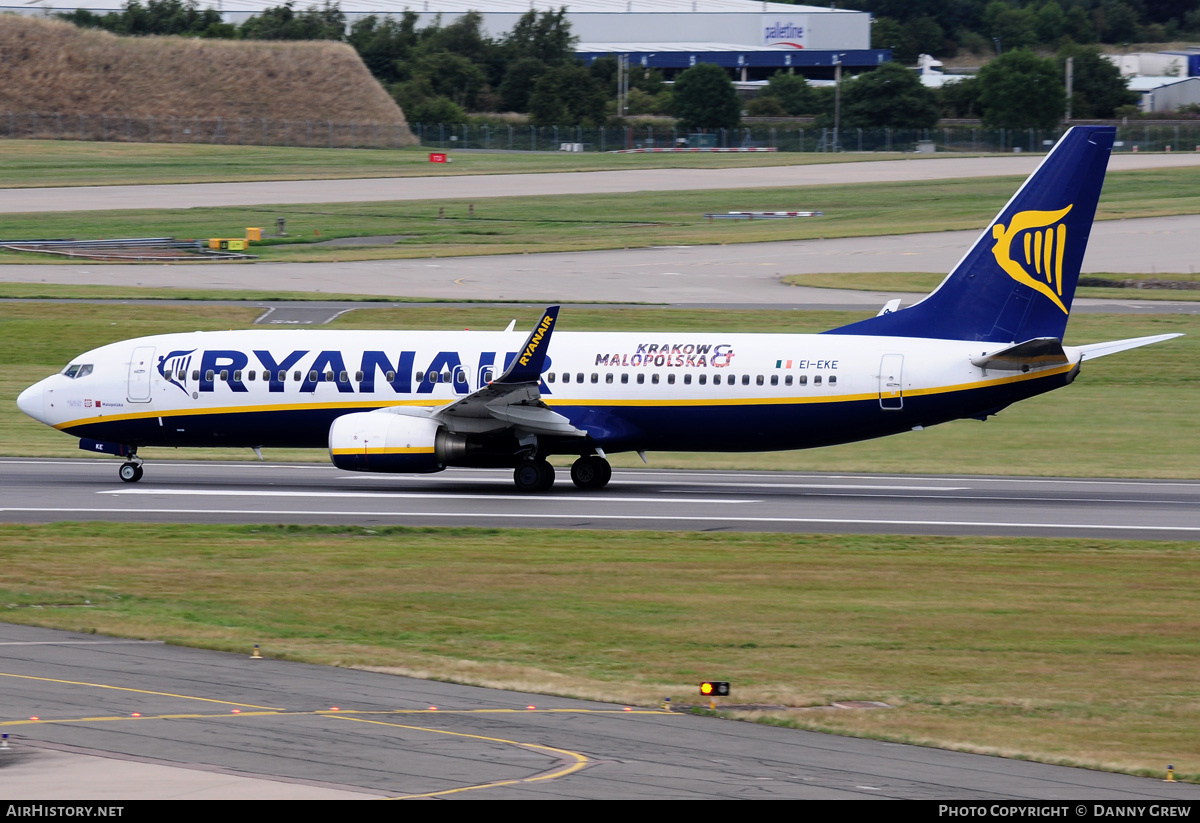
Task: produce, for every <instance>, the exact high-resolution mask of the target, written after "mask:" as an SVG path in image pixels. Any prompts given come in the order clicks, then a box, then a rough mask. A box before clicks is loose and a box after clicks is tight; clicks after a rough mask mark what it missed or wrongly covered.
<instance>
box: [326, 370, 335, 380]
mask: <svg viewBox="0 0 1200 823" xmlns="http://www.w3.org/2000/svg"><path fill="white" fill-rule="evenodd" d="M325 382H326V383H332V382H333V372H331V371H327V372H325Z"/></svg>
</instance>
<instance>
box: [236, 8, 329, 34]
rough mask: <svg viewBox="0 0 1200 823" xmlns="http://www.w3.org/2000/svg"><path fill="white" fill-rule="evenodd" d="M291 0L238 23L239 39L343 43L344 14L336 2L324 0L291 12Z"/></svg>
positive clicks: (293, 9) (292, 9)
mask: <svg viewBox="0 0 1200 823" xmlns="http://www.w3.org/2000/svg"><path fill="white" fill-rule="evenodd" d="M295 5H296V4H295V0H287V2H286V3H284V4H283V5H282V6H273V7H271V8H268V9H264V10H263V12H262V14H257V15H255V16H254V17H251V18H250V19H249V20H247V21H246V22H245V23H243V24H242V28H241V29H240V31H241V34H242V37H244V38H246V39H247V40H345V39H346V15H344V14H342V10H341V8H340V7H339V6H338V4H337V3H330V2H329V0H325V5H323V6H321V7H320V8H318V7H317V6H309V7H308V8H307V9H305V10H304V11H301V12H297V11H296V10H295Z"/></svg>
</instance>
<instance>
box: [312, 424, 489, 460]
mask: <svg viewBox="0 0 1200 823" xmlns="http://www.w3.org/2000/svg"><path fill="white" fill-rule="evenodd" d="M461 439H462V438H461V437H460V436H459V435H455V434H452V433H451V432H448V431H446V430H445V428H443V427H442V426H441V425H440V424H439V423H438V422H437V421H436V420H431V419H429V418H428V417H411V416H409V415H405V414H392V413H389V412H356V413H354V414H345V415H342V416H341V417H339V418H338V419H337V420H334V421H333V425H332V426H330V427H329V456H330V458H331V459H332V460H333V465H335V466H337V467H338V468H339V469H345V470H347V471H360V472H439V471H441V470H442V469H444V468H446V466H447V465H448V464H449V463H451V462H453V458H454V457H456V456H458V454H459V453H460V452H462V451H463V450H464V445H465V444H463V443H461V442H459V441H460V440H461Z"/></svg>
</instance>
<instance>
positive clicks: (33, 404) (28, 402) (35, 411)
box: [9, 383, 46, 423]
mask: <svg viewBox="0 0 1200 823" xmlns="http://www.w3.org/2000/svg"><path fill="white" fill-rule="evenodd" d="M9 397H12V395H9ZM43 397H44V394H43V389H42V384H41V383H34V384H33V385H32V386H30V387H29V388H27V389H26V390H25V391H23V392H21V393H20V394H19V395H18V396H17V408H18V409H20V410H21V411H23V412H24V413H25V414H27V415H29V416H30V417H32V418H33V419H34V420H36V421H38V422H39V423H45V422H46V408H45V403H44V401H43Z"/></svg>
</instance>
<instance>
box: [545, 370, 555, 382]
mask: <svg viewBox="0 0 1200 823" xmlns="http://www.w3.org/2000/svg"><path fill="white" fill-rule="evenodd" d="M546 382H547V383H553V382H554V372H550V373H549V374H547V375H546Z"/></svg>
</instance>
